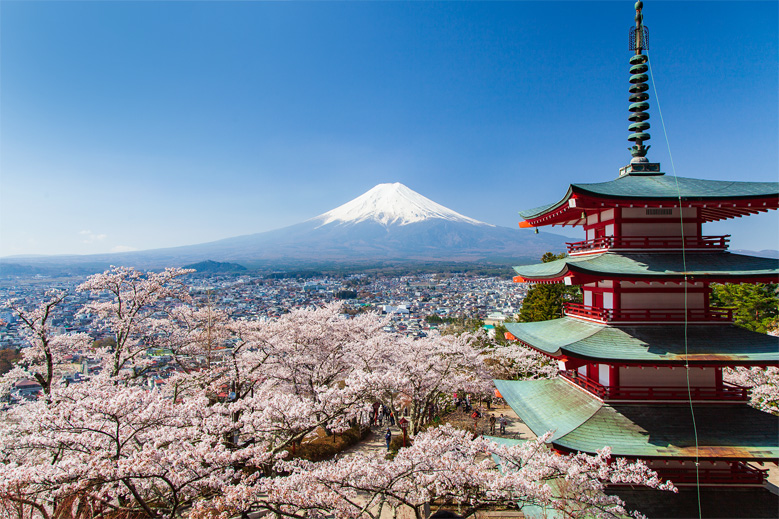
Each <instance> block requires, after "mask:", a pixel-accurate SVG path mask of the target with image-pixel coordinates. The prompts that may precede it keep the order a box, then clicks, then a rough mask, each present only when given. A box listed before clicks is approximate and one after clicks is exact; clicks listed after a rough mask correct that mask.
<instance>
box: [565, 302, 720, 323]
mask: <svg viewBox="0 0 779 519" xmlns="http://www.w3.org/2000/svg"><path fill="white" fill-rule="evenodd" d="M563 308H564V310H565V315H567V316H571V317H585V318H587V319H593V320H596V321H600V322H604V323H606V322H615V321H661V322H669V321H680V322H681V321H685V320H686V321H707V322H711V321H713V322H720V323H730V322H733V309H732V308H688V309H687V311H686V312H685V310H684V309H683V308H618V309H615V308H600V307H596V306H589V305H583V304H581V303H572V302H566V303H564V304H563Z"/></svg>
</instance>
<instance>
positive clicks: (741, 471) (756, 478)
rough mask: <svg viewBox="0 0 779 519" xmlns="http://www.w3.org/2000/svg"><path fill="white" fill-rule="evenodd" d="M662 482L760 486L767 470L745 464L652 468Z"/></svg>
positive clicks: (766, 475) (766, 474)
mask: <svg viewBox="0 0 779 519" xmlns="http://www.w3.org/2000/svg"><path fill="white" fill-rule="evenodd" d="M654 470H655V471H656V472H657V474H658V476H660V477H661V478H662V479H664V480H669V479H670V480H671V481H672V482H673V483H674V485H694V484H696V483H697V481H698V480H700V482H701V483H703V484H709V485H762V484H763V482H764V481H765V479H766V477H768V470H767V469H758V468H753V467H749V466H748V465H746V464H745V463H736V464H734V465H733V466H731V468H721V469H719V468H717V469H714V468H700V469H698V471H697V474H696V470H695V469H694V468H693V467H689V468H686V467H684V468H683V467H678V468H677V467H654Z"/></svg>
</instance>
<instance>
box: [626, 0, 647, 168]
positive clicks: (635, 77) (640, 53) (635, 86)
mask: <svg viewBox="0 0 779 519" xmlns="http://www.w3.org/2000/svg"><path fill="white" fill-rule="evenodd" d="M643 7H644V3H643V2H641V0H639V1H638V2H636V26H635V28H633V27H631V28H630V35H629V41H630V50H631V51H633V52H635V55H634V56H631V58H630V88H629V89H628V91H629V92H630V97H629V101H630V106H629V107H628V110H630V116H629V117H628V120H629V121H630V122H631V123H632V124H631V125H630V126H628V130H629V131H631V132H633V133H631V134H630V136H629V137H628V140H629V141H630V142H633V143H635V144H634V146H633V147H632V148H628V149H629V150H630V154H631V155H632V156H633V159H632V160H631V161H630V163H631V164H636V163H641V162H649V160H648V159H647V158H646V152H647V151H648V150H649V148H650V146H644V141H648V140H649V139H650V135H649V134H648V133H646V131H645V130H648V129H649V122H648V119H649V114H648V113H646V111H647V110H648V109H649V103H647V102H646V101H647V99H649V94H647V93H646V91H647V90H649V85H647V83H646V82H647V80H648V79H649V76H648V75H647V74H646V73H647V71H648V70H649V67H648V66H647V62H648V61H649V58H648V57H647V56H646V54H644V51H645V50H647V49H648V48H649V47H648V46H647V35H648V34H647V29H646V27H645V26H644V24H643V20H644V16H643V15H642V14H641V9H643Z"/></svg>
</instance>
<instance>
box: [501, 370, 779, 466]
mask: <svg viewBox="0 0 779 519" xmlns="http://www.w3.org/2000/svg"><path fill="white" fill-rule="evenodd" d="M495 386H496V387H497V388H498V391H500V393H501V395H502V396H503V398H504V399H505V400H506V402H507V403H508V404H509V405H510V406H511V408H512V409H513V410H514V411H515V412H516V413H517V415H518V416H519V417H520V418H522V420H523V421H524V422H525V423H526V424H527V426H528V427H530V429H531V430H532V431H533V432H534V433H535V434H536V435H539V436H540V435H542V434H544V433H546V432H548V431H553V436H552V438H551V439H550V443H552V445H553V446H555V447H556V448H560V449H564V450H568V451H573V452H587V453H595V452H596V451H597V450H598V449H602V448H603V447H604V446H606V445H608V446H610V447H611V449H612V454H614V455H615V456H627V457H643V458H661V459H662V458H695V457H696V454H697V456H698V457H700V458H702V459H741V460H775V459H778V458H779V436H777V431H779V417H777V416H774V415H771V414H768V413H764V412H762V411H758V410H757V409H754V408H752V407H749V406H748V405H746V404H734V405H705V406H704V405H702V406H697V407H695V425H696V429H697V438H698V448H697V449H696V445H695V437H696V435H695V431H694V430H693V423H692V419H691V414H690V406H689V405H687V404H680V405H661V404H644V405H613V406H612V405H608V404H604V403H603V402H601V401H600V400H598V399H597V398H595V397H593V396H591V395H590V394H589V393H586V392H585V391H583V390H581V389H579V388H577V387H575V386H574V385H573V384H569V383H568V382H566V381H565V380H563V379H559V378H558V379H551V380H531V381H506V380H496V381H495Z"/></svg>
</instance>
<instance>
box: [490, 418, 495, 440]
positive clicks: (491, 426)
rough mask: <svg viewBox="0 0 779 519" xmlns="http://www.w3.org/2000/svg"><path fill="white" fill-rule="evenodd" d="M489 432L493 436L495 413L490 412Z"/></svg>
mask: <svg viewBox="0 0 779 519" xmlns="http://www.w3.org/2000/svg"><path fill="white" fill-rule="evenodd" d="M490 434H491V435H493V436H495V415H494V414H490Z"/></svg>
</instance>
